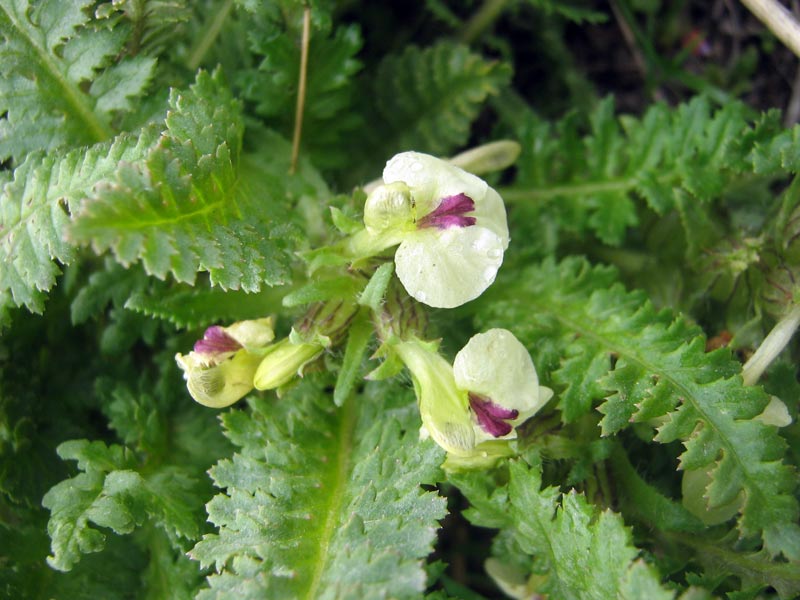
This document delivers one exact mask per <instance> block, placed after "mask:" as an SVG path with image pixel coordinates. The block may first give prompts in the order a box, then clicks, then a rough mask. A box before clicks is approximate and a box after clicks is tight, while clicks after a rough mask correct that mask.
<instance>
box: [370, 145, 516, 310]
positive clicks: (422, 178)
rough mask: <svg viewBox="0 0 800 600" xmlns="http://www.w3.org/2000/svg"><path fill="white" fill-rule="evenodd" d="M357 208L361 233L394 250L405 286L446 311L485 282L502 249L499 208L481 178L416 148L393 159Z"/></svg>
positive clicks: (502, 222) (502, 214)
mask: <svg viewBox="0 0 800 600" xmlns="http://www.w3.org/2000/svg"><path fill="white" fill-rule="evenodd" d="M383 182H384V184H383V185H382V186H378V187H377V188H376V189H374V190H373V191H372V192H371V193H370V195H369V197H368V198H367V201H366V204H365V206H364V224H365V225H366V228H367V233H368V234H369V235H370V236H373V239H375V238H379V239H380V240H381V241H380V243H375V242H373V244H372V245H373V246H377V247H380V246H383V247H387V248H388V247H390V246H392V245H395V244H399V247H398V248H397V251H396V253H395V257H394V260H395V264H396V267H397V276H398V278H399V279H400V281H401V283H402V284H403V287H405V289H406V291H407V292H408V293H409V294H410V295H411V296H413V297H414V298H416V299H417V300H419V301H420V302H423V303H425V304H427V305H429V306H434V307H437V308H453V307H455V306H460V305H461V304H464V303H465V302H468V301H470V300H473V299H475V298H477V297H478V296H480V295H481V294H482V293H483V291H484V290H485V289H486V288H487V287H489V286H490V285H491V284H492V283H493V282H494V279H495V276H496V275H497V271H498V269H499V268H500V265H501V264H502V262H503V253H504V252H505V250H506V248H507V247H508V224H507V221H506V211H505V206H504V204H503V200H502V199H501V198H500V195H499V194H498V193H497V192H496V191H495V190H493V189H492V188H491V187H489V185H487V183H486V182H485V181H483V180H482V179H480V178H479V177H476V176H475V175H472V174H470V173H467V172H466V171H464V170H462V169H460V168H458V167H456V166H454V165H452V164H450V163H448V162H446V161H444V160H441V159H438V158H436V157H433V156H430V155H428V154H422V153H419V152H403V153H401V154H398V155H396V156H394V157H393V158H392V159H391V160H389V162H388V163H386V167H385V168H384V170H383Z"/></svg>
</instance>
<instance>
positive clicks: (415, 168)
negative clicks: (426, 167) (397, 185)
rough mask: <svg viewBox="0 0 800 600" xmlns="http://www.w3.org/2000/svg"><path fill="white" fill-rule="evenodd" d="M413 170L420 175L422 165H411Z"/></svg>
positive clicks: (416, 163)
mask: <svg viewBox="0 0 800 600" xmlns="http://www.w3.org/2000/svg"><path fill="white" fill-rule="evenodd" d="M411 170H412V171H414V173H419V172H420V171H422V163H418V162H415V163H411Z"/></svg>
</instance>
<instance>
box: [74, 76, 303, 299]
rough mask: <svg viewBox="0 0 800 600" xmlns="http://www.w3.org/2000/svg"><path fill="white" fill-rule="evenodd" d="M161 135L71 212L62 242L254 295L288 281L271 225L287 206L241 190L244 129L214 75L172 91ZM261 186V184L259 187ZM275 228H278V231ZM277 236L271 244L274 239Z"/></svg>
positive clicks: (161, 273)
mask: <svg viewBox="0 0 800 600" xmlns="http://www.w3.org/2000/svg"><path fill="white" fill-rule="evenodd" d="M170 107H171V110H170V111H169V113H168V115H167V120H166V127H167V129H166V131H165V132H164V133H163V134H162V136H161V139H160V140H159V142H158V144H156V145H155V146H154V147H153V149H152V150H151V151H150V152H149V153H148V154H147V156H146V158H145V160H144V161H142V162H138V163H132V164H125V163H123V164H120V165H119V168H118V170H117V173H116V176H115V178H114V179H112V180H109V181H105V182H103V183H102V184H99V185H97V186H96V187H95V189H94V192H93V194H92V196H91V197H89V198H87V199H86V200H84V201H83V202H82V203H81V205H80V207H79V208H78V210H77V211H76V212H75V215H74V218H73V224H72V227H71V228H70V237H71V239H72V240H74V241H75V242H78V243H91V245H92V247H93V248H94V250H95V251H96V252H98V253H100V252H103V251H105V250H108V249H110V250H112V251H113V253H114V255H115V257H116V259H117V260H118V261H119V262H120V263H121V264H123V265H129V264H132V263H134V262H137V261H141V262H142V264H143V265H144V268H145V270H146V271H147V272H148V273H149V274H151V275H155V276H156V277H159V278H161V279H163V278H164V277H166V275H167V274H168V273H172V275H173V276H174V277H175V279H177V280H178V281H181V282H187V283H193V282H194V280H195V275H196V273H197V272H198V271H201V270H204V271H208V272H209V273H210V275H211V280H212V283H214V284H215V285H219V286H221V287H223V288H228V289H244V290H247V291H257V290H259V289H260V287H261V285H262V284H263V283H264V282H267V283H269V284H275V283H280V282H282V281H283V280H284V279H285V278H286V276H287V273H288V271H287V262H288V257H287V253H286V252H285V251H284V249H283V248H282V245H283V242H284V241H283V240H282V239H280V236H281V234H280V233H279V234H278V235H277V236H274V237H273V236H271V235H270V233H269V231H270V230H275V231H279V228H278V227H277V226H276V224H275V222H274V221H275V220H276V217H277V215H279V214H280V212H281V211H280V210H279V209H280V207H281V204H282V203H283V202H284V201H285V198H284V197H282V196H281V195H280V194H281V190H283V189H284V188H283V186H282V185H280V184H279V183H278V182H276V183H278V185H275V186H274V187H270V188H267V187H266V186H265V187H264V188H263V189H262V190H259V192H262V193H269V192H268V191H267V190H271V191H272V195H271V196H267V198H265V197H264V196H262V195H259V196H257V197H256V196H255V193H254V191H253V190H252V189H250V188H249V187H247V186H245V185H240V181H239V177H238V172H237V164H238V155H239V148H240V145H241V136H242V131H243V126H242V122H241V116H240V113H239V106H238V103H237V102H236V101H235V100H233V99H232V98H231V96H230V93H229V92H228V91H227V89H226V88H225V87H224V86H223V85H222V82H221V77H220V76H219V74H216V75H214V76H211V75H208V74H206V73H201V74H200V75H199V76H198V78H197V82H196V83H195V84H194V85H193V86H192V87H191V88H190V89H189V91H188V92H187V93H181V92H177V91H173V93H172V95H171V97H170ZM262 185H263V184H262ZM278 225H280V224H278ZM276 237H277V239H276Z"/></svg>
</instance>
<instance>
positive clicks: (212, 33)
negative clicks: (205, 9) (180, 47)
mask: <svg viewBox="0 0 800 600" xmlns="http://www.w3.org/2000/svg"><path fill="white" fill-rule="evenodd" d="M232 7H233V0H226V2H225V4H223V5H222V6H221V7H220V9H219V11H218V12H217V14H216V15H214V18H213V19H212V20H211V22H210V23H209V24H208V26H207V27H206V29H205V31H204V32H203V34H202V35H201V36H200V38H199V39H198V40H197V44H196V45H195V47H194V48H192V51H191V52H189V58H188V59H186V68H188V69H189V70H190V71H196V70H197V68H198V67H199V66H200V63H202V62H203V59H204V58H205V56H206V53H207V52H208V50H209V49H210V48H211V45H212V44H213V43H214V40H216V39H217V36H218V35H219V32H220V30H221V29H222V25H223V24H224V23H225V19H227V18H228V14H229V13H230V12H231V8H232Z"/></svg>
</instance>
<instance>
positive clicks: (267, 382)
mask: <svg viewBox="0 0 800 600" xmlns="http://www.w3.org/2000/svg"><path fill="white" fill-rule="evenodd" d="M323 350H325V346H324V345H323V344H322V343H320V342H317V343H302V342H301V343H293V342H292V341H291V339H290V338H288V337H287V338H284V339H282V340H281V341H279V342H278V343H277V344H275V345H274V346H273V347H272V348H271V349H270V351H269V353H268V354H267V355H266V356H265V357H264V358H263V359H261V363H260V364H259V365H258V368H257V370H256V371H255V377H254V378H253V385H254V386H255V388H256V389H257V390H273V389H276V388H279V387H281V386H283V385H286V384H287V383H289V382H290V381H291V380H292V379H294V377H295V376H296V375H300V376H302V375H303V369H304V368H305V366H306V365H307V364H308V363H310V362H311V361H313V360H315V359H316V358H317V357H318V356H319V355H320V354H322V352H323Z"/></svg>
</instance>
